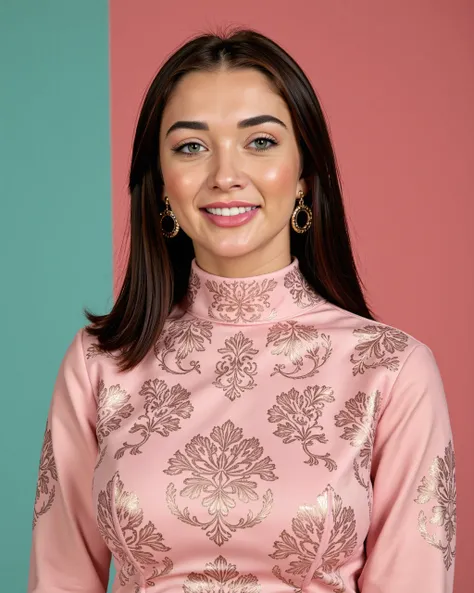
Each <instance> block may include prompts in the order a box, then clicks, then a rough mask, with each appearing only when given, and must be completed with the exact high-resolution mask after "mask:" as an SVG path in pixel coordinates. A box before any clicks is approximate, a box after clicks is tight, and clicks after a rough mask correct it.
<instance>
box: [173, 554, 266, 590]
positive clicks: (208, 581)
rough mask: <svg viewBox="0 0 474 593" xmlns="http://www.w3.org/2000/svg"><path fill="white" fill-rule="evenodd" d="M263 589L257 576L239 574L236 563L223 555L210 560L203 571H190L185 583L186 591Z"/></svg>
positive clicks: (184, 588)
mask: <svg viewBox="0 0 474 593" xmlns="http://www.w3.org/2000/svg"><path fill="white" fill-rule="evenodd" d="M261 590H262V588H261V586H260V584H259V582H258V579H257V577H256V576H254V575H253V574H245V575H240V576H239V572H238V570H237V567H236V566H235V564H230V563H229V562H227V560H226V559H225V558H224V557H223V556H218V557H217V558H216V559H215V560H214V562H208V563H207V564H206V568H205V569H204V572H203V573H196V572H192V573H190V574H189V575H188V578H187V579H186V580H185V581H184V584H183V591H184V593H260V591H261Z"/></svg>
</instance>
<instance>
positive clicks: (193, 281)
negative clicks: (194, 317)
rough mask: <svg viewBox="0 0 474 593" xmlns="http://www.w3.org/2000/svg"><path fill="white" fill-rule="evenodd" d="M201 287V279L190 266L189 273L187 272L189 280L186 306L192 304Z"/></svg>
mask: <svg viewBox="0 0 474 593" xmlns="http://www.w3.org/2000/svg"><path fill="white" fill-rule="evenodd" d="M200 288H201V280H200V279H199V276H198V275H197V274H196V272H195V271H194V270H193V269H192V268H191V273H190V274H189V282H188V292H187V298H188V306H189V305H192V304H193V303H194V301H195V300H196V295H197V293H198V291H199V289H200Z"/></svg>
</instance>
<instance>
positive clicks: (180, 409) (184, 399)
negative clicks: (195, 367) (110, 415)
mask: <svg viewBox="0 0 474 593" xmlns="http://www.w3.org/2000/svg"><path fill="white" fill-rule="evenodd" d="M139 395H141V396H142V397H144V398H145V403H144V409H145V414H142V415H140V416H139V417H138V420H137V421H136V422H135V423H134V424H133V426H132V428H131V429H130V430H129V433H130V434H135V433H139V435H140V436H141V440H140V441H139V442H138V443H135V444H129V443H128V442H125V443H123V447H121V448H120V449H119V450H118V451H117V452H116V453H115V459H120V458H121V457H123V455H124V454H125V453H126V452H127V451H130V454H131V455H139V454H140V453H141V452H142V451H141V450H140V449H141V447H142V446H143V445H144V444H145V443H146V442H147V441H148V439H149V438H150V437H151V435H152V434H153V433H155V434H159V435H160V436H162V437H167V436H169V435H170V433H171V432H174V431H176V430H179V429H180V428H181V424H180V419H183V420H185V419H187V418H190V417H191V413H192V412H193V410H194V407H193V405H192V404H191V402H190V401H189V397H190V395H191V394H190V392H189V391H187V390H186V389H184V387H181V385H180V384H179V383H178V384H176V385H172V386H171V387H168V385H167V384H166V382H165V381H163V380H161V379H149V380H148V381H145V383H144V384H143V386H142V388H141V389H140V392H139Z"/></svg>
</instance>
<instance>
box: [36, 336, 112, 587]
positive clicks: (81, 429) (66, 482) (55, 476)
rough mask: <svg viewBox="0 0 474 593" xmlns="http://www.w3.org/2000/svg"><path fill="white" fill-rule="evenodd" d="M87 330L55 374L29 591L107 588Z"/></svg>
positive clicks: (41, 474)
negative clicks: (96, 496)
mask: <svg viewBox="0 0 474 593" xmlns="http://www.w3.org/2000/svg"><path fill="white" fill-rule="evenodd" d="M83 332H84V329H83V328H82V329H81V330H79V331H78V332H77V333H76V335H75V337H74V339H73V341H72V343H71V344H70V345H69V347H68V349H67V351H66V354H65V356H64V358H63V360H62V363H61V366H60V368H59V372H58V375H57V379H56V383H55V386H54V391H53V395H52V400H51V404H50V409H49V414H48V420H47V425H46V430H45V435H44V443H43V449H42V453H41V461H40V469H39V477H38V487H37V491H36V500H35V508H34V518H33V537H32V549H31V559H30V573H29V583H28V593H71V592H72V591H75V592H77V593H79V592H82V591H83V592H84V593H86V592H87V593H104V592H105V591H106V589H107V581H108V575H109V566H110V559H111V556H110V551H109V549H108V548H107V546H106V545H105V543H104V541H103V539H102V538H101V536H100V534H99V531H98V528H97V525H96V521H95V513H94V509H93V503H92V479H93V473H94V466H95V463H96V458H97V440H96V435H95V424H96V411H97V404H96V400H95V397H94V394H93V390H92V387H91V383H90V381H89V376H88V373H87V369H86V366H85V360H84V351H83V344H82V339H83Z"/></svg>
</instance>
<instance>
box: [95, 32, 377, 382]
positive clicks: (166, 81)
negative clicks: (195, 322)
mask: <svg viewBox="0 0 474 593" xmlns="http://www.w3.org/2000/svg"><path fill="white" fill-rule="evenodd" d="M223 67H224V68H228V69H229V70H233V69H241V68H254V69H256V70H257V71H259V72H261V73H263V74H264V75H265V76H266V77H268V79H269V80H270V81H271V83H273V86H274V88H275V89H276V92H278V93H279V94H280V95H281V97H282V98H283V99H284V100H285V102H286V104H287V105H288V108H289V111H290V114H291V117H292V121H293V126H294V129H295V134H296V139H297V142H298V144H299V147H300V151H301V155H302V177H303V178H304V179H305V180H306V181H307V183H308V190H309V191H308V193H307V195H306V197H305V200H306V203H307V204H308V205H310V204H311V207H312V211H313V224H312V226H311V228H310V230H309V231H307V232H306V233H304V234H297V233H295V232H294V231H293V230H291V252H292V254H293V255H294V256H296V257H297V258H298V260H299V263H300V269H301V271H302V273H303V274H304V276H305V278H306V280H307V281H308V283H309V284H310V285H311V286H312V287H313V288H314V289H315V290H316V292H318V293H319V294H320V295H321V296H323V297H324V298H325V299H326V300H327V301H329V302H331V303H333V304H335V305H337V306H339V307H341V308H343V309H346V310H347V311H351V312H353V313H356V314H357V315H360V316H362V317H365V318H367V319H370V320H374V319H375V317H374V315H373V313H372V312H371V311H370V310H369V307H368V305H367V303H366V300H365V298H364V294H363V291H362V288H361V286H362V282H361V280H360V277H359V274H358V272H357V268H356V265H355V262H354V257H353V253H352V248H351V242H350V237H349V232H348V227H347V221H346V216H345V212H344V206H343V200H342V192H341V188H340V180H339V170H338V168H337V164H336V158H335V155H334V151H333V148H332V145H331V140H330V136H329V131H328V127H327V124H326V121H325V118H324V115H323V111H322V108H321V105H320V103H319V101H318V98H317V97H316V94H315V91H314V89H313V87H312V86H311V83H310V82H309V80H308V78H307V77H306V75H305V74H304V72H303V71H302V69H301V68H300V67H299V66H298V64H297V63H296V62H295V61H294V60H293V58H292V57H291V56H290V55H289V54H288V53H287V52H286V51H285V50H284V49H283V48H282V47H280V46H279V45H277V44H276V43H275V42H274V41H272V40H271V39H269V38H268V37H266V36H264V35H262V34H261V33H258V32H256V31H255V30H252V29H241V28H237V29H233V30H232V31H230V32H229V33H225V32H222V33H219V34H210V33H205V34H202V35H199V36H197V37H194V38H193V39H191V40H190V41H188V42H187V43H185V44H184V45H183V46H182V47H181V48H179V49H178V50H177V51H176V52H175V53H173V54H172V55H171V57H169V58H168V59H167V61H166V62H165V63H164V65H163V66H162V67H161V69H160V70H159V72H158V74H157V75H156V76H155V78H154V79H153V81H152V83H151V84H150V86H149V88H148V90H147V93H146V95H145V98H144V100H143V105H142V107H141V111H140V115H139V119H138V123H137V127H136V131H135V138H134V142H133V153H132V160H131V167H130V176H129V192H130V197H131V205H130V252H129V258H128V264H127V268H126V273H125V277H124V280H123V283H122V286H121V289H120V292H119V295H118V298H117V300H116V302H115V304H114V306H113V308H112V310H111V312H110V313H108V314H106V315H94V314H92V313H91V312H90V311H88V310H87V309H84V314H85V315H86V317H87V319H88V320H89V321H90V322H91V325H89V326H86V331H87V332H88V333H89V334H90V335H92V336H95V337H96V338H97V342H98V347H99V349H101V350H103V351H104V352H112V351H116V350H119V351H120V355H116V356H117V360H118V368H119V370H120V371H121V372H123V371H128V370H130V369H133V368H134V367H135V366H136V365H138V364H139V363H140V361H141V360H143V358H144V357H145V356H146V354H147V353H148V352H149V350H150V348H152V346H153V344H154V343H155V341H156V340H157V338H158V337H159V334H160V332H161V331H162V329H163V326H164V323H165V320H166V318H167V317H168V315H169V313H170V311H171V308H172V307H173V305H174V304H176V303H178V302H180V301H181V300H182V299H183V298H184V297H185V295H186V291H187V287H188V279H189V273H190V267H191V261H192V259H193V257H194V249H193V245H192V242H191V239H190V238H189V237H188V236H187V235H186V234H185V233H184V232H183V231H182V230H181V231H180V232H179V233H178V235H177V236H176V237H175V238H173V239H165V238H164V237H163V235H162V233H161V230H160V224H159V215H160V212H161V211H162V210H163V208H164V202H163V180H162V174H161V167H160V160H159V132H160V126H161V121H162V114H163V110H164V108H165V105H166V103H167V101H168V99H169V97H170V94H171V92H172V91H173V89H174V87H175V85H176V83H177V82H178V81H179V80H180V79H181V78H182V77H183V76H185V75H186V74H188V73H189V72H193V71H205V72H212V71H215V70H217V69H220V68H223Z"/></svg>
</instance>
